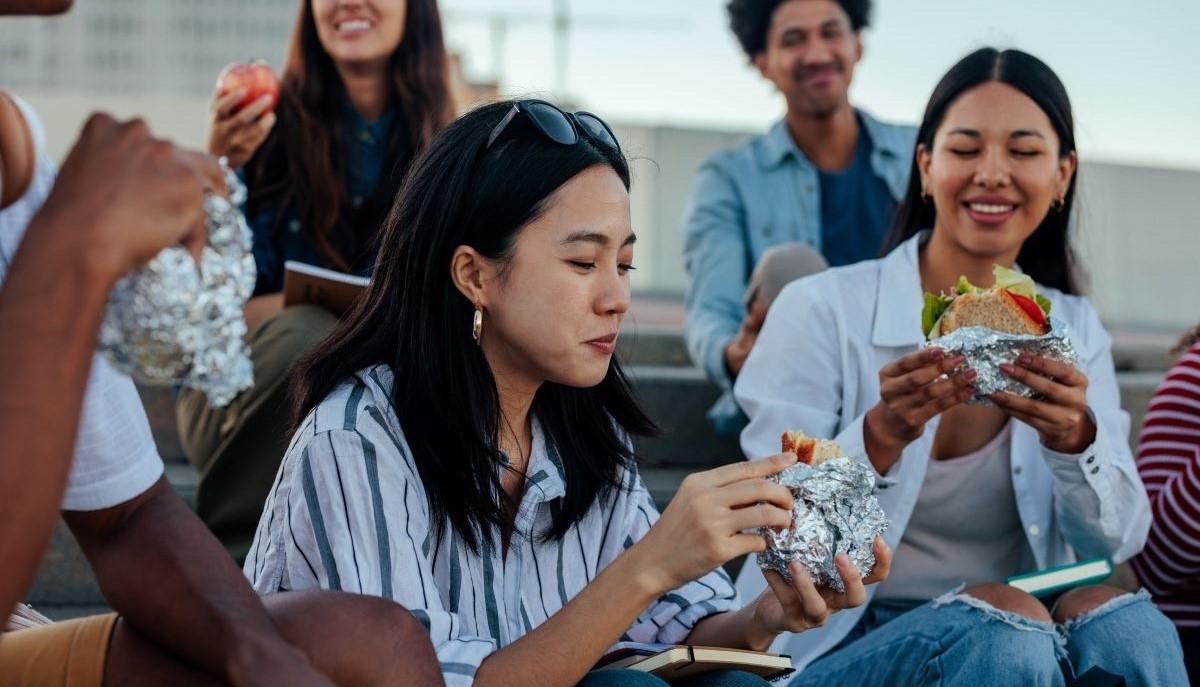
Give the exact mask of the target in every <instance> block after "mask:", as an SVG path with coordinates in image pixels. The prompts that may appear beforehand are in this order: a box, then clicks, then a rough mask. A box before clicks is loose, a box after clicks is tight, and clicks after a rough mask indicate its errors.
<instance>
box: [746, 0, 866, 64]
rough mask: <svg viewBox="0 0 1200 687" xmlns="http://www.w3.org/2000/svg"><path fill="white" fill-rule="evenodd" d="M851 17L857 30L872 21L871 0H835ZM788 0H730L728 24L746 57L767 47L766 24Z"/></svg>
mask: <svg viewBox="0 0 1200 687" xmlns="http://www.w3.org/2000/svg"><path fill="white" fill-rule="evenodd" d="M834 1H835V2H837V4H839V5H841V6H842V9H843V10H844V11H845V12H846V15H847V16H849V17H850V28H851V29H853V30H854V31H855V33H857V32H858V31H861V30H862V29H863V28H865V27H867V26H870V24H871V0H834ZM785 2H787V0H729V4H728V5H726V6H725V9H726V10H727V11H728V12H729V28H730V29H732V30H733V35H734V36H736V37H737V40H738V43H739V44H741V46H742V50H744V51H745V53H746V57H749V58H750V59H752V60H753V59H754V57H755V55H758V54H759V53H760V52H762V51H764V50H766V49H767V28H768V27H770V25H771V15H773V14H775V10H776V9H777V8H778V7H779V6H780V5H782V4H783V3H785Z"/></svg>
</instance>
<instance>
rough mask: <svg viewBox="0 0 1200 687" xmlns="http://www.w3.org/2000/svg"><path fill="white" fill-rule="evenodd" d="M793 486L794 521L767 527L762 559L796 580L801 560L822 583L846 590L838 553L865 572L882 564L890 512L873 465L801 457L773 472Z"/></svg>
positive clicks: (768, 566) (764, 565) (762, 563)
mask: <svg viewBox="0 0 1200 687" xmlns="http://www.w3.org/2000/svg"><path fill="white" fill-rule="evenodd" d="M771 480H772V481H775V482H777V483H779V484H781V485H783V486H785V487H787V488H788V489H790V490H791V492H792V496H793V498H794V501H793V505H792V524H791V526H790V527H787V528H786V529H783V530H775V529H771V528H763V530H762V535H763V537H764V538H765V539H766V540H767V550H766V551H765V552H763V553H761V554H759V558H758V561H759V565H760V566H761V567H762V568H763V569H764V570H773V571H775V572H777V573H779V574H780V575H781V576H783V578H784V579H786V580H788V581H791V580H792V573H791V570H790V567H789V566H790V565H791V564H792V563H799V564H801V565H802V566H803V567H804V569H805V570H806V571H807V572H808V575H809V577H811V578H812V581H813V582H814V583H815V584H816V585H817V586H818V587H825V588H829V589H833V590H837V591H844V589H845V584H844V582H843V580H842V575H841V574H840V572H839V570H838V566H837V564H836V562H835V557H836V556H837V555H838V554H845V555H846V556H848V557H849V559H850V562H851V563H852V564H853V565H854V567H855V568H857V569H858V571H859V572H860V573H861V574H864V575H870V574H871V573H872V572H873V571H874V568H875V564H876V554H875V551H876V547H875V540H876V537H878V535H880V534H882V533H883V531H884V530H885V529H887V517H886V516H885V515H884V512H883V509H882V508H881V507H880V506H879V501H878V500H877V499H876V498H875V475H874V472H873V471H872V470H871V468H870V467H869V466H867V465H864V464H863V463H860V462H858V461H856V460H852V459H850V458H844V457H843V458H836V459H833V460H829V461H826V462H825V463H822V464H821V465H818V466H816V467H813V466H810V465H805V464H803V463H797V464H796V465H793V466H792V467H790V468H788V469H787V470H784V471H783V472H781V473H779V474H778V475H775V476H774V477H772V478H771Z"/></svg>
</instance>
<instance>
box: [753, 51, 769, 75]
mask: <svg viewBox="0 0 1200 687" xmlns="http://www.w3.org/2000/svg"><path fill="white" fill-rule="evenodd" d="M750 63H751V64H753V65H754V68H755V69H757V70H758V74H759V76H761V77H762V78H764V79H766V80H767V81H770V80H771V75H770V74H767V51H766V49H765V48H764V49H763V50H760V51H759V52H758V53H757V54H756V55H755V56H754V59H753V60H750Z"/></svg>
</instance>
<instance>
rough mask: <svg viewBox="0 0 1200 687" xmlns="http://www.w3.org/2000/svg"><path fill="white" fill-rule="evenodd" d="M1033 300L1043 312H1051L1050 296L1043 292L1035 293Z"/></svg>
mask: <svg viewBox="0 0 1200 687" xmlns="http://www.w3.org/2000/svg"><path fill="white" fill-rule="evenodd" d="M1033 300H1034V301H1035V302H1036V303H1037V304H1038V306H1039V307H1040V308H1041V309H1042V312H1044V313H1046V314H1047V315H1049V314H1050V299H1049V298H1046V297H1045V296H1043V295H1042V294H1040V293H1039V294H1036V295H1034V297H1033Z"/></svg>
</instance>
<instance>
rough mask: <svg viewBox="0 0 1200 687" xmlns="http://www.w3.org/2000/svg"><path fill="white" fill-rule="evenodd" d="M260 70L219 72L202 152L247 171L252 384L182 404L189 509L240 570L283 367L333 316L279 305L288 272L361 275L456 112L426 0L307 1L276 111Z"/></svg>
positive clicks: (259, 497)
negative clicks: (301, 267) (212, 401)
mask: <svg viewBox="0 0 1200 687" xmlns="http://www.w3.org/2000/svg"><path fill="white" fill-rule="evenodd" d="M266 70H267V67H266V66H265V65H261V64H259V65H244V66H241V67H239V68H236V69H234V70H231V72H232V73H230V74H227V75H223V76H224V77H227V78H223V79H222V80H221V83H219V84H218V86H217V91H216V94H215V96H214V102H213V108H212V111H213V115H212V122H211V126H210V131H209V150H210V152H212V153H214V154H217V155H225V156H227V157H228V158H229V159H230V161H231V163H232V164H233V165H234V166H237V167H242V176H243V177H244V179H245V181H246V184H247V187H248V189H249V198H248V201H247V203H246V205H245V207H244V211H245V213H246V217H247V220H248V221H249V223H250V227H251V229H252V230H253V232H254V260H255V263H256V266H257V268H258V281H257V284H256V286H255V291H254V298H252V299H251V300H250V302H249V303H248V304H247V306H246V321H247V324H248V325H249V331H250V336H249V339H248V341H249V344H250V348H251V358H252V360H253V363H254V378H255V385H254V387H253V388H251V389H250V390H248V391H246V392H244V393H243V394H242V395H240V396H239V397H238V398H237V399H235V400H234V402H233V403H232V404H230V405H229V406H228V407H226V408H219V409H214V408H209V407H208V404H207V402H206V401H205V399H204V397H203V395H201V394H194V393H191V392H190V391H184V392H182V393H181V395H180V398H179V402H178V405H177V418H178V424H179V428H180V439H181V441H182V444H183V447H184V450H185V452H186V453H187V455H188V458H189V460H190V461H191V462H192V463H193V464H194V465H195V466H196V467H197V468H198V469H199V471H200V474H201V479H200V484H199V488H198V490H197V494H196V508H197V511H198V512H199V514H200V516H201V517H202V518H203V519H204V520H205V522H206V523H207V524H208V526H209V527H210V528H212V530H213V531H214V532H215V533H216V534H217V536H218V537H219V538H220V539H221V540H222V542H224V544H225V545H226V547H227V548H228V549H229V550H230V553H232V554H233V555H234V557H235V558H237V559H238V560H241V557H242V556H243V555H245V552H246V548H247V546H248V545H249V543H250V538H251V536H252V535H253V528H254V523H255V522H257V520H258V514H259V512H260V511H261V508H262V502H263V498H264V497H265V495H266V492H267V489H268V488H269V487H270V481H271V477H272V476H273V475H274V474H275V469H276V467H278V465H279V459H280V457H281V456H282V455H283V451H284V449H285V448H286V447H287V432H288V414H287V410H286V409H287V405H288V404H287V397H286V392H287V381H286V380H287V376H288V372H289V370H290V369H291V367H292V364H293V362H294V361H295V360H296V358H297V357H299V355H300V354H302V353H303V352H304V351H306V350H308V349H309V348H311V347H312V345H313V344H315V343H316V342H317V341H319V340H320V339H322V338H324V336H325V335H326V334H328V333H329V331H330V330H331V329H332V328H333V326H334V324H335V322H336V317H335V315H333V314H331V313H329V312H327V311H325V310H323V309H320V308H317V307H315V306H292V307H289V308H287V309H284V308H283V297H282V293H281V290H282V288H283V274H284V262H285V261H287V260H295V261H298V262H302V263H307V264H311V265H316V266H319V267H325V268H328V269H333V270H336V271H339V272H351V273H357V274H363V275H365V274H367V273H369V272H370V270H371V268H372V266H373V265H374V261H375V254H374V243H375V238H376V235H377V233H378V231H379V227H380V226H381V225H382V223H383V220H384V217H385V216H386V215H387V212H388V210H389V208H390V207H391V202H392V199H393V198H394V197H395V195H396V192H397V190H398V189H399V186H400V182H401V179H402V178H403V176H404V174H405V173H406V171H407V170H408V166H409V164H410V162H411V160H412V159H413V158H414V157H415V155H416V154H417V153H418V152H419V151H420V150H421V149H423V148H424V147H425V146H426V145H427V144H428V142H429V141H430V139H431V138H432V137H433V135H434V133H436V132H437V131H438V130H439V129H441V128H442V127H443V126H444V125H445V124H446V123H447V122H448V121H449V120H450V118H451V116H452V114H453V112H452V104H451V97H450V89H449V85H448V73H447V56H446V51H445V44H444V41H443V37H442V27H441V19H440V16H439V13H438V8H437V3H436V2H435V0H303V1H302V2H300V3H299V13H298V17H297V21H296V26H295V30H294V32H293V35H292V42H291V48H290V50H289V53H288V57H287V61H286V64H285V66H284V70H283V76H282V88H281V90H280V92H279V94H278V107H276V108H274V110H272V106H273V105H274V100H275V96H274V94H273V93H272V92H271V89H270V86H271V81H272V78H268V75H267V74H266V73H264V72H265V71H266ZM256 96H257V97H256ZM276 117H278V122H276Z"/></svg>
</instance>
